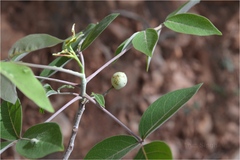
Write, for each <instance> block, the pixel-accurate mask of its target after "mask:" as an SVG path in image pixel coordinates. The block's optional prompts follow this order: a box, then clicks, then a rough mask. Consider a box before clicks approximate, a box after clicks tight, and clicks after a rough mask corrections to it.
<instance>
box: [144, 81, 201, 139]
mask: <svg viewBox="0 0 240 160" xmlns="http://www.w3.org/2000/svg"><path fill="white" fill-rule="evenodd" d="M201 86H202V84H198V85H195V86H193V87H190V88H184V89H179V90H176V91H173V92H170V93H167V94H165V95H163V96H162V97H160V98H159V99H157V100H156V101H155V102H153V103H152V104H151V105H150V106H149V107H148V109H147V110H146V111H145V112H144V114H143V116H142V118H141V120H140V123H139V134H140V136H141V137H142V139H145V138H146V137H147V136H149V135H150V134H151V133H152V132H153V131H155V130H156V129H157V128H159V127H160V126H161V125H162V124H163V123H164V122H165V121H167V120H168V119H169V118H170V117H171V116H172V115H174V114H175V113H176V112H177V111H178V110H179V109H180V108H181V107H182V106H183V105H184V104H185V103H186V102H187V101H188V100H189V99H190V98H191V97H192V96H193V95H194V94H195V93H196V92H197V91H198V89H199V88H200V87H201Z"/></svg>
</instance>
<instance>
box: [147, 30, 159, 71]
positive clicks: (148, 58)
mask: <svg viewBox="0 0 240 160" xmlns="http://www.w3.org/2000/svg"><path fill="white" fill-rule="evenodd" d="M160 33H161V30H158V31H157V35H158V39H159V36H160ZM157 41H158V40H157ZM156 46H157V43H156V44H155V46H154V47H153V50H152V56H153V53H154V51H155V48H156ZM151 60H152V57H150V56H147V67H146V71H147V72H148V69H149V66H150V62H151Z"/></svg>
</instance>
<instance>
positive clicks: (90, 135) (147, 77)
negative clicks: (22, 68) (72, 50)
mask: <svg viewBox="0 0 240 160" xmlns="http://www.w3.org/2000/svg"><path fill="white" fill-rule="evenodd" d="M182 3H183V2H167V1H166V2H161V1H156V2H144V1H120V2H77V1H74V2H41V1H39V2H1V46H2V47H1V59H5V58H6V57H7V52H8V50H9V49H10V47H11V45H13V44H14V42H15V41H16V40H18V39H19V38H21V37H23V36H25V35H28V34H33V33H48V34H51V35H54V36H57V37H59V38H66V37H68V36H70V35H71V32H70V31H71V26H72V24H73V23H76V31H80V30H82V29H84V28H85V27H86V26H87V24H89V23H91V22H93V23H96V22H97V21H100V20H101V19H102V18H104V17H105V16H107V15H108V14H110V13H111V12H112V11H113V10H117V9H118V10H119V9H121V10H122V11H123V10H125V11H131V12H134V13H136V14H138V15H139V16H141V17H142V18H144V19H146V20H147V22H148V23H149V25H150V27H156V26H157V25H158V24H160V23H161V22H163V21H164V19H165V17H166V16H167V14H169V13H170V12H172V11H173V10H174V9H176V8H177V7H178V6H180V5H181V4H182ZM192 12H193V13H197V14H201V15H203V16H206V17H208V18H209V19H210V20H211V21H212V22H213V23H214V24H215V25H216V27H217V28H219V30H220V31H221V32H222V33H223V36H209V37H197V36H190V35H183V34H177V33H173V32H171V31H169V30H168V29H166V28H164V29H163V32H162V33H161V37H160V42H159V45H158V46H157V48H156V52H155V54H154V57H153V60H152V62H151V66H150V70H149V72H145V66H146V63H145V56H144V55H143V54H140V53H139V52H137V51H136V50H134V49H132V50H130V51H129V52H128V53H127V54H125V55H124V56H123V57H122V58H121V59H120V60H118V62H117V63H115V64H114V65H111V66H110V67H108V68H106V69H105V70H104V71H103V72H102V73H100V74H99V75H98V76H97V77H95V78H94V79H93V80H92V81H91V82H90V83H89V85H88V88H87V92H88V93H89V94H91V92H96V93H102V92H104V91H106V90H107V89H108V88H109V86H110V78H111V75H112V74H113V73H114V72H116V71H124V72H126V74H127V75H128V79H129V83H128V85H127V87H125V88H124V89H122V90H120V91H111V92H110V94H109V95H107V97H106V106H107V107H106V108H107V109H108V110H109V111H110V112H111V113H113V114H114V115H115V116H116V117H118V118H119V119H120V120H121V121H122V122H123V123H125V124H126V125H127V126H128V127H129V128H131V129H132V130H133V131H134V132H135V133H137V130H138V123H139V120H140V117H141V115H142V113H143V112H144V111H145V110H146V108H147V107H148V106H149V104H150V103H151V102H153V101H154V100H155V99H156V98H157V97H159V96H160V95H163V94H165V93H167V92H169V91H173V90H176V89H179V88H184V87H190V86H193V85H195V84H198V83H201V82H203V83H204V85H203V86H202V88H201V89H200V90H199V92H198V93H197V94H196V95H195V96H194V98H193V99H191V100H190V101H189V102H188V103H187V104H186V105H185V106H184V107H183V108H182V109H181V110H180V111H179V112H178V113H177V114H176V115H174V116H173V117H172V118H171V119H170V120H168V121H167V122H166V123H165V124H164V125H163V126H161V127H160V129H158V130H157V131H156V132H155V133H153V134H152V135H151V136H150V137H149V140H155V139H158V140H164V141H166V142H167V143H168V144H169V145H170V146H171V148H172V151H173V155H174V157H175V159H180V158H184V159H185V158H189V159H190V158H191V159H200V158H205V159H231V158H236V156H237V153H238V152H239V99H238V98H239V3H238V2H237V1H232V2H228V1H221V2H216V1H214V2H201V3H200V4H198V5H197V6H196V7H194V8H193V9H192ZM142 27H143V26H142V24H141V23H140V22H138V21H135V20H133V19H129V18H126V17H124V16H119V17H118V18H117V19H116V20H115V21H114V22H113V23H112V24H111V25H110V26H109V27H108V29H107V30H106V31H104V32H103V34H102V35H101V36H100V37H99V38H98V39H97V40H96V41H95V42H94V43H93V44H92V46H91V47H89V48H88V49H87V50H86V51H85V52H84V56H85V60H86V67H87V70H86V73H87V75H90V74H91V73H93V72H94V71H95V70H96V69H98V68H99V67H100V66H101V65H103V64H104V63H105V62H106V61H107V60H109V59H110V58H111V57H113V55H114V54H113V53H114V51H115V49H116V48H117V46H118V45H119V44H120V43H121V42H122V41H123V40H125V39H126V38H128V37H129V36H131V35H132V34H133V33H134V32H136V31H139V30H142V29H143V28H142ZM59 49H60V46H58V47H55V48H51V49H45V50H41V51H38V52H34V53H32V54H30V55H29V56H28V57H26V58H24V59H23V60H24V61H26V62H33V63H41V64H48V63H49V62H51V61H52V60H53V57H52V56H51V53H53V52H57V51H59ZM66 67H67V68H71V69H74V70H77V69H78V68H77V65H76V63H71V64H68V65H67V66H66ZM34 71H35V73H36V74H39V73H40V70H36V69H34ZM54 77H60V78H62V79H66V80H69V81H73V82H80V81H79V79H76V78H75V77H71V76H68V75H65V74H57V75H56V76H54ZM51 84H52V86H53V88H55V89H56V88H57V87H58V86H59V85H58V84H54V83H51ZM18 93H19V95H20V98H21V99H22V105H23V116H24V118H23V130H24V131H25V130H27V129H28V128H29V127H30V126H32V125H34V124H36V123H41V122H43V121H44V120H46V119H47V118H48V117H49V116H50V114H44V115H42V114H40V113H39V112H38V108H37V107H36V106H35V105H34V103H33V102H31V101H29V100H28V99H27V98H25V97H24V96H23V95H22V94H20V92H18ZM71 99H72V97H64V96H54V97H52V98H51V100H52V103H53V106H54V107H55V108H56V109H58V108H60V107H61V106H62V105H64V104H65V103H66V102H67V101H69V100H71ZM76 109H77V103H75V104H74V105H72V106H70V107H69V108H68V109H67V110H66V111H65V112H64V113H63V114H62V115H60V116H59V117H58V119H56V121H57V122H59V124H60V125H61V127H62V130H63V133H64V144H65V146H66V145H67V144H68V139H69V135H70V134H71V125H72V124H71V123H72V121H73V119H74V115H75V112H76ZM119 134H126V131H125V130H124V129H122V128H121V127H120V126H119V125H118V124H116V123H115V122H114V121H113V120H112V119H110V118H109V117H108V116H106V114H104V113H103V112H102V111H100V110H99V109H98V108H96V107H95V106H93V105H91V104H89V105H87V107H86V110H85V113H84V115H83V118H82V121H81V125H80V129H79V133H78V136H77V139H76V143H75V149H74V151H73V153H72V155H71V158H72V159H74V158H76V159H80V158H83V157H84V156H85V155H86V153H87V151H88V150H89V149H90V148H91V147H92V146H93V145H94V144H95V143H97V142H99V141H101V140H103V139H104V138H106V137H109V136H113V135H119ZM1 156H2V158H3V159H13V158H16V159H18V158H23V157H20V156H19V155H18V154H17V153H16V152H15V150H14V148H13V149H9V150H7V151H6V152H5V153H3V154H2V155H1ZM238 156H239V155H238ZM61 157H62V153H55V154H52V155H49V156H47V157H45V159H57V158H61ZM131 157H133V154H128V155H127V156H126V157H125V158H131ZM238 158H239V157H238Z"/></svg>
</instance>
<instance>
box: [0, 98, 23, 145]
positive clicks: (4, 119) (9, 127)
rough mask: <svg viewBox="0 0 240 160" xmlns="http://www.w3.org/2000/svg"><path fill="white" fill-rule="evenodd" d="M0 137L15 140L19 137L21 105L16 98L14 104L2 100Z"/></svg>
mask: <svg viewBox="0 0 240 160" xmlns="http://www.w3.org/2000/svg"><path fill="white" fill-rule="evenodd" d="M0 112H1V113H0V126H1V135H0V138H2V139H5V140H16V139H19V138H20V137H21V130H22V106H21V104H20V101H19V100H17V101H16V103H15V104H12V103H10V102H6V101H3V102H2V104H1V107H0Z"/></svg>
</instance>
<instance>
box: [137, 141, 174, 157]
mask: <svg viewBox="0 0 240 160" xmlns="http://www.w3.org/2000/svg"><path fill="white" fill-rule="evenodd" d="M172 158H173V157H172V152H171V149H170V147H169V146H168V145H167V144H166V143H165V142H162V141H154V142H151V143H148V144H146V145H144V146H142V147H141V148H140V149H139V151H138V153H137V155H136V156H135V157H134V159H172Z"/></svg>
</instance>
